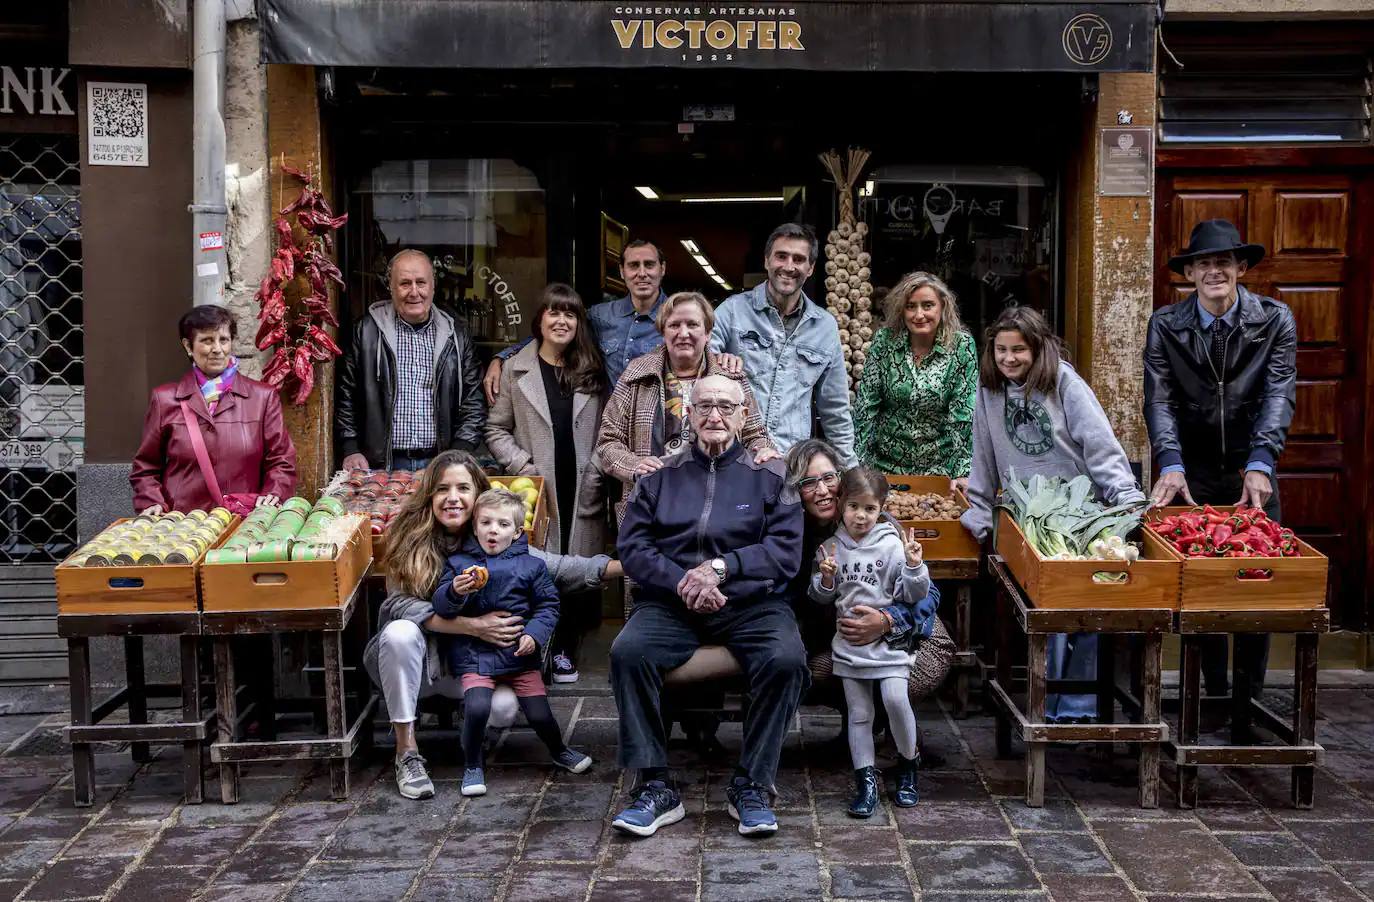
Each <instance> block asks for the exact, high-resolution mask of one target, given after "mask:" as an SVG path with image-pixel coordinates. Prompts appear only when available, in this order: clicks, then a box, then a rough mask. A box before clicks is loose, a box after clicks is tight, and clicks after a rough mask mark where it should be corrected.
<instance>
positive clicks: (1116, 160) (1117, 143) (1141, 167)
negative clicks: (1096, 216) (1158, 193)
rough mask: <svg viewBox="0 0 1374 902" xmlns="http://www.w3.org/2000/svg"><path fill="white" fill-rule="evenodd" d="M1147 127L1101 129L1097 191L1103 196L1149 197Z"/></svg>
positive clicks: (1150, 155) (1151, 156)
mask: <svg viewBox="0 0 1374 902" xmlns="http://www.w3.org/2000/svg"><path fill="white" fill-rule="evenodd" d="M1153 138H1154V132H1153V131H1152V130H1151V129H1148V128H1104V129H1102V143H1101V146H1100V147H1099V148H1098V160H1097V193H1098V194H1100V195H1102V196H1104V197H1149V196H1150V185H1151V178H1150V167H1151V163H1152V162H1153V160H1154V153H1153V149H1152V146H1151V143H1152V139H1153Z"/></svg>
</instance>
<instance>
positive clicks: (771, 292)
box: [711, 223, 858, 467]
mask: <svg viewBox="0 0 1374 902" xmlns="http://www.w3.org/2000/svg"><path fill="white" fill-rule="evenodd" d="M816 252H817V243H816V233H815V232H813V231H812V230H811V229H810V227H808V226H804V225H799V224H797V223H785V224H783V225H780V226H778V227H777V228H776V229H774V230H773V234H772V235H769V236H768V244H767V246H766V247H765V248H764V261H763V266H764V269H765V271H766V272H767V273H768V279H767V281H765V282H764V283H763V284H761V285H757V286H755V287H754V288H753V289H751V290H750V291H745V292H741V293H740V294H736V295H733V296H732V297H729V298H727V299H726V300H725V302H724V303H723V304H721V305H720V307H718V308H717V309H716V326H715V329H713V330H712V332H711V350H712V351H715V352H717V353H729V354H734V355H737V356H738V357H740V358H742V359H743V361H744V371H745V374H746V375H747V376H748V378H749V386H750V388H752V389H753V390H754V397H755V399H757V401H758V404H759V407H760V415H761V416H762V417H763V421H764V425H765V426H766V428H767V429H768V435H769V437H770V438H771V439H772V440H773V444H774V445H776V446H777V448H778V450H779V451H781V452H786V451H787V449H788V448H791V447H792V446H793V445H795V444H796V443H797V442H799V441H801V440H803V439H807V438H810V437H811V423H812V410H813V408H814V410H815V413H816V415H817V417H818V418H819V419H820V424H821V430H822V432H823V433H824V435H825V438H826V440H827V441H829V442H830V443H831V444H832V445H834V446H835V450H837V451H838V452H839V453H840V456H841V458H842V460H841V461H840V462H841V463H843V464H844V465H845V466H846V467H851V466H854V465H855V464H857V463H858V461H857V460H856V459H855V457H854V422H853V420H852V419H851V418H850V415H849V379H848V376H847V375H846V374H845V370H844V352H843V350H842V349H841V347H840V330H839V326H838V325H837V324H836V323H835V318H834V317H833V316H831V315H830V314H829V313H828V312H827V311H826V310H824V309H823V308H821V307H820V306H819V305H817V304H816V303H815V302H814V301H812V300H811V299H810V298H808V297H807V296H806V294H805V292H803V291H802V285H804V284H805V283H806V280H807V279H808V278H810V276H811V271H812V270H813V269H814V268H815V266H816Z"/></svg>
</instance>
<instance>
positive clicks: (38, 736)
mask: <svg viewBox="0 0 1374 902" xmlns="http://www.w3.org/2000/svg"><path fill="white" fill-rule="evenodd" d="M589 689H590V687H589ZM1271 694H1272V695H1273V696H1275V699H1273V700H1275V701H1278V702H1282V701H1283V700H1284V699H1283V695H1282V693H1281V692H1273V693H1271ZM7 700H8V701H7ZM43 702H44V699H41V698H40V699H39V700H37V701H34V700H32V699H26V698H18V699H17V700H16V698H14V697H11V694H10V693H8V691H6V690H0V748H6V749H7V752H6V754H5V755H4V756H3V757H0V899H11V898H16V899H32V900H57V899H77V898H103V899H117V900H140V902H142V900H149V899H160V900H174V899H189V898H197V899H225V900H228V899H232V900H236V902H250V900H269V899H290V900H330V902H334V900H350V902H364V900H373V899H379V900H380V899H413V900H431V899H434V900H437V899H471V900H485V899H502V900H508V902H515V900H521V899H536V900H541V902H543V900H589V899H590V900H611V899H627V900H630V899H633V900H649V902H673V900H678V899H684V900H697V899H700V900H735V899H739V900H756V899H770V900H782V899H911V898H913V896H914V897H917V898H920V899H922V900H926V902H937V900H947V902H955V900H959V902H975V900H987V899H1017V900H1047V899H1053V900H1057V902H1072V900H1094V902H1096V900H1117V899H1137V900H1166V899H1171V900H1181V899H1203V898H1206V899H1228V900H1229V899H1279V900H1289V899H1292V900H1302V902H1337V900H1355V899H1369V898H1371V897H1374V751H1371V750H1372V749H1374V690H1370V689H1366V688H1334V689H1327V690H1324V691H1323V692H1322V695H1321V710H1322V713H1323V715H1324V720H1323V721H1322V723H1321V725H1320V731H1319V734H1318V738H1319V740H1320V741H1321V742H1323V743H1324V744H1325V745H1326V748H1327V755H1326V760H1325V764H1324V766H1323V767H1322V768H1321V770H1320V771H1319V775H1318V778H1317V805H1316V808H1315V809H1314V810H1312V811H1295V810H1293V809H1291V808H1289V807H1287V799H1288V776H1287V772H1286V771H1280V770H1273V771H1257V770H1250V771H1239V770H1236V771H1218V770H1215V769H1204V771H1203V773H1204V779H1203V784H1202V793H1203V803H1202V807H1200V808H1199V809H1198V810H1197V811H1196V812H1187V811H1180V810H1178V809H1176V808H1175V807H1174V806H1173V802H1172V793H1171V792H1166V793H1165V799H1164V800H1163V803H1164V807H1162V808H1161V809H1159V810H1157V811H1142V810H1140V809H1138V808H1136V807H1134V800H1135V786H1134V783H1135V780H1134V771H1133V767H1132V764H1133V762H1132V760H1131V759H1130V758H1129V757H1128V756H1126V755H1125V754H1121V753H1120V752H1121V751H1122V750H1121V748H1120V747H1118V754H1117V755H1116V756H1115V757H1113V758H1111V759H1110V760H1108V759H1106V758H1105V757H1104V756H1102V755H1100V754H1096V753H1094V752H1092V751H1090V750H1088V749H1086V748H1074V747H1064V748H1057V749H1055V750H1053V751H1052V752H1051V753H1050V764H1051V768H1052V775H1051V776H1050V778H1049V779H1048V784H1049V785H1048V791H1047V800H1046V805H1045V807H1044V808H1042V809H1038V810H1032V809H1028V808H1027V807H1026V806H1025V805H1024V803H1023V802H1022V801H1021V800H1020V798H1019V797H1018V796H1019V793H1020V792H1021V789H1022V787H1021V782H1020V781H1021V772H1022V767H1021V762H1020V761H1019V760H997V758H996V757H995V755H994V752H993V746H994V740H993V724H992V720H991V719H990V718H988V717H986V716H981V715H980V716H975V717H972V718H969V719H967V720H953V719H951V718H950V717H949V716H947V713H946V709H945V708H944V707H942V706H938V705H930V706H927V707H926V708H924V709H923V710H922V711H920V719H921V722H922V725H923V727H924V729H925V732H926V736H927V739H928V743H929V747H930V749H931V750H933V751H935V752H938V753H939V754H940V755H942V756H943V757H944V759H945V760H944V763H943V765H942V766H940V767H938V768H935V769H931V770H928V771H925V772H924V773H923V774H922V777H921V793H922V801H921V804H920V805H919V806H918V807H916V808H914V809H908V810H897V809H894V808H892V807H891V805H890V802H887V801H886V800H885V802H884V807H883V808H882V809H881V810H880V811H879V812H878V813H877V815H875V817H874V818H873V819H872V820H871V821H867V822H863V823H856V822H855V821H853V820H851V819H849V818H848V817H847V816H846V815H845V812H844V806H845V804H846V801H847V792H848V787H849V772H848V766H847V764H848V762H847V760H846V756H845V754H844V753H843V752H839V753H837V752H836V750H835V749H834V748H833V747H828V746H827V744H826V740H829V739H832V738H833V737H834V736H835V734H836V732H837V729H838V720H837V718H836V717H835V716H834V715H833V714H831V713H827V712H825V711H824V710H823V709H806V710H804V712H803V716H802V717H801V729H800V730H799V731H797V732H795V733H794V734H793V735H792V736H791V737H790V738H789V741H788V746H787V750H786V753H785V757H784V761H783V768H782V772H781V774H780V779H779V786H778V788H779V790H780V792H781V799H780V804H779V808H778V813H779V820H780V822H781V825H782V830H781V832H780V833H779V834H777V835H776V836H774V837H771V838H766V839H752V840H750V839H745V838H743V837H740V836H739V835H738V834H736V833H735V831H734V825H733V823H732V822H731V821H730V818H729V816H728V814H727V813H726V811H725V804H724V798H723V786H724V782H725V780H726V779H727V776H728V773H729V764H728V762H720V763H717V764H714V765H707V764H703V763H702V762H701V761H700V760H699V759H698V758H697V757H696V755H695V754H694V753H693V752H691V751H690V750H687V749H679V750H676V751H675V752H674V756H675V759H676V760H675V763H676V764H677V765H678V770H677V773H678V775H679V777H680V779H681V780H682V782H683V784H684V798H685V802H686V804H687V808H688V812H689V813H688V816H687V819H686V820H684V821H683V822H682V823H680V824H677V825H674V826H672V827H668V828H665V829H663V830H662V831H660V832H659V834H658V836H656V837H654V838H652V839H649V840H637V841H632V840H629V839H626V838H624V837H622V836H620V835H618V834H616V833H615V832H614V831H612V830H611V829H610V827H609V821H610V816H611V815H612V814H613V813H614V811H615V810H617V807H618V805H619V803H620V802H621V800H622V798H623V795H622V792H623V786H622V778H621V774H620V772H619V771H618V770H617V769H616V768H615V766H614V763H613V762H614V743H615V721H614V719H613V718H614V715H615V711H614V707H613V705H612V703H611V700H610V699H609V698H606V697H604V696H596V695H592V696H585V695H584V696H575V695H563V696H560V697H559V698H557V699H556V700H555V702H556V705H555V707H556V710H557V711H558V713H559V715H560V719H561V720H562V722H563V723H564V724H565V727H566V728H567V729H569V730H570V731H571V736H572V741H573V742H574V743H575V744H577V745H580V746H581V747H583V748H585V749H587V750H588V751H590V752H592V753H593V754H594V755H595V757H596V758H597V763H596V765H595V767H594V768H593V769H592V770H591V771H590V772H588V773H586V774H583V775H580V776H573V775H570V774H565V773H562V772H559V773H556V774H555V773H553V772H552V771H551V770H550V769H549V768H548V767H546V766H543V765H542V764H540V763H539V762H540V761H541V760H542V758H543V755H542V750H541V749H540V747H539V746H538V745H537V743H536V742H535V741H534V738H533V736H532V735H531V734H529V733H528V731H525V730H516V731H512V732H510V733H508V734H505V735H504V736H502V737H501V738H500V739H499V740H498V742H499V744H498V746H497V747H496V749H495V751H494V752H493V754H492V756H491V758H490V759H489V760H490V762H491V766H490V768H489V771H488V784H489V787H490V790H491V793H490V795H488V796H486V797H485V798H479V799H463V798H462V797H461V796H460V795H459V793H458V781H459V779H460V777H461V773H462V768H461V763H460V762H459V761H458V760H456V758H455V756H454V754H453V752H454V750H455V749H456V740H444V739H440V740H436V741H431V742H429V743H428V744H427V745H425V744H424V743H423V742H422V748H424V750H425V751H426V753H427V754H428V755H429V757H430V761H431V764H432V772H433V775H434V777H435V778H436V780H437V787H438V796H437V798H435V799H433V800H432V801H427V802H411V801H406V800H404V799H402V798H400V797H399V796H398V795H397V793H396V791H395V787H394V784H393V782H392V780H391V770H390V768H389V766H388V764H387V761H388V756H387V752H386V751H384V750H379V751H378V752H377V753H376V754H375V755H374V757H373V758H371V759H369V760H367V761H362V762H357V764H358V765H359V766H358V768H357V770H356V771H355V777H354V792H353V796H352V798H351V799H350V800H349V801H347V802H332V801H329V800H328V787H329V780H328V775H327V773H323V772H321V771H318V770H311V769H310V768H308V767H304V766H297V765H294V764H292V765H288V766H276V765H274V766H256V767H251V768H249V769H248V771H247V773H246V776H245V779H244V793H243V801H242V802H241V803H240V804H238V805H234V806H225V805H221V804H219V803H218V802H215V801H207V802H206V803H205V804H203V805H183V804H181V803H180V801H179V795H180V776H179V770H178V766H179V755H180V752H179V750H176V749H174V748H168V749H165V750H163V751H162V752H161V753H160V754H159V755H158V756H157V757H156V758H155V760H153V761H152V762H151V763H149V764H146V765H142V766H139V765H135V764H133V763H132V762H131V761H130V760H129V756H128V754H127V753H124V754H117V753H115V752H116V750H113V749H112V750H110V753H107V754H102V755H101V756H100V759H99V769H98V783H99V784H100V789H99V793H98V798H97V800H96V805H95V807H93V808H90V809H75V808H73V807H72V801H71V774H70V761H69V758H68V757H67V756H66V755H64V754H62V753H61V747H60V745H59V744H58V740H57V737H56V734H55V732H54V730H55V728H56V727H58V726H60V725H61V723H62V721H63V719H64V718H63V716H62V715H61V714H60V713H43V712H44V710H46V711H48V712H56V711H60V705H61V704H62V702H61V695H60V692H58V691H56V690H54V691H53V692H52V693H51V694H50V695H49V696H48V697H47V699H46V702H47V704H46V706H45V704H44V703H43ZM53 705H57V707H53ZM432 735H433V734H431V736H432ZM722 739H723V741H724V742H725V744H726V746H727V747H732V746H734V745H735V744H737V742H738V728H737V727H735V728H731V727H730V726H729V725H727V726H726V727H724V728H723V729H722ZM887 753H888V754H889V755H890V754H891V749H890V748H889V749H888V751H887ZM206 773H207V777H208V778H209V779H210V782H208V783H207V790H208V794H209V795H212V796H213V794H214V793H215V791H216V790H217V789H218V783H217V781H215V780H214V776H215V774H214V770H213V768H210V767H207V769H206ZM1166 777H1167V778H1168V779H1170V780H1171V779H1172V773H1171V772H1169V771H1166Z"/></svg>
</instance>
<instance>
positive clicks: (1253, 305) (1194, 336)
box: [1145, 287, 1298, 472]
mask: <svg viewBox="0 0 1374 902" xmlns="http://www.w3.org/2000/svg"><path fill="white" fill-rule="evenodd" d="M1238 295H1239V296H1238V300H1237V303H1238V304H1239V305H1240V310H1239V311H1238V316H1237V319H1236V323H1235V325H1236V328H1234V329H1233V330H1232V332H1231V335H1230V338H1229V339H1228V340H1227V344H1226V366H1225V369H1224V371H1223V372H1222V373H1220V374H1218V373H1217V372H1216V367H1215V366H1213V364H1212V358H1211V355H1210V353H1209V347H1210V343H1211V337H1210V336H1209V335H1208V334H1207V333H1206V332H1204V331H1203V328H1202V318H1201V317H1200V316H1199V314H1198V305H1197V294H1196V292H1194V293H1193V294H1192V295H1190V296H1189V297H1188V299H1187V300H1185V301H1181V302H1179V303H1177V304H1170V305H1169V306H1168V307H1162V308H1160V309H1159V310H1156V311H1155V312H1154V315H1152V316H1151V317H1150V327H1149V332H1148V334H1147V336H1146V339H1145V425H1146V427H1147V428H1148V429H1149V433H1150V446H1151V448H1152V450H1153V451H1154V456H1155V460H1156V461H1157V462H1158V463H1159V465H1160V466H1161V467H1165V466H1169V465H1170V464H1183V465H1184V468H1185V469H1187V470H1194V469H1200V470H1205V471H1210V472H1224V471H1231V472H1235V471H1238V470H1241V469H1243V468H1244V467H1245V466H1246V465H1247V464H1248V463H1250V462H1251V461H1262V462H1264V463H1267V464H1268V465H1269V466H1270V467H1271V468H1272V467H1273V466H1274V462H1275V461H1277V460H1278V458H1279V456H1280V455H1281V454H1282V453H1283V447H1284V443H1285V442H1286V441H1287V439H1288V426H1289V424H1290V423H1291V422H1292V421H1293V408H1294V403H1295V398H1296V394H1297V345H1298V335H1297V326H1296V324H1295V322H1294V320H1293V311H1291V310H1289V309H1288V306H1287V305H1286V304H1282V303H1280V302H1279V301H1276V300H1274V299H1273V298H1267V297H1264V296H1262V295H1257V294H1253V293H1251V292H1250V291H1247V290H1246V289H1245V288H1244V287H1239V288H1238Z"/></svg>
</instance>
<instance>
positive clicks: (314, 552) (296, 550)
mask: <svg viewBox="0 0 1374 902" xmlns="http://www.w3.org/2000/svg"><path fill="white" fill-rule="evenodd" d="M338 556H339V546H338V545H335V544H334V543H332V542H320V543H312V544H307V543H305V542H297V543H296V544H295V546H294V547H293V548H292V549H291V560H293V561H332V560H334V559H335V558H336V557H338Z"/></svg>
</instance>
